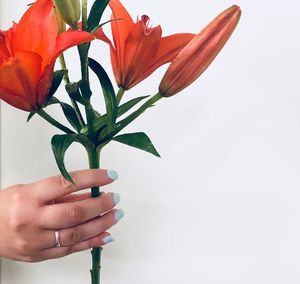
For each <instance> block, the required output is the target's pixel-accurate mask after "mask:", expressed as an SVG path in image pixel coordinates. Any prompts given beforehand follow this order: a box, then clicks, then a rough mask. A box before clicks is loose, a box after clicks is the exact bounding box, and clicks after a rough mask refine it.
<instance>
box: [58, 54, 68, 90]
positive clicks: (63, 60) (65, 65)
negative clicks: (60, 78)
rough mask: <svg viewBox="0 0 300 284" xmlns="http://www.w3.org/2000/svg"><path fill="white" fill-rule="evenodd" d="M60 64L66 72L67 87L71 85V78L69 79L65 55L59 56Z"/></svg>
mask: <svg viewBox="0 0 300 284" xmlns="http://www.w3.org/2000/svg"><path fill="white" fill-rule="evenodd" d="M59 63H60V66H61V68H62V69H63V70H64V71H65V74H64V81H65V84H66V85H67V84H69V83H70V78H69V74H68V68H67V64H66V60H65V56H64V54H63V53H62V54H61V55H60V56H59Z"/></svg>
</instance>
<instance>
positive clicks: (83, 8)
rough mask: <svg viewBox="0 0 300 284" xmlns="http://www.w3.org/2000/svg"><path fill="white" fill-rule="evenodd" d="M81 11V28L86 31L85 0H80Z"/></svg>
mask: <svg viewBox="0 0 300 284" xmlns="http://www.w3.org/2000/svg"><path fill="white" fill-rule="evenodd" d="M81 11H82V30H83V31H86V30H87V0H82V6H81Z"/></svg>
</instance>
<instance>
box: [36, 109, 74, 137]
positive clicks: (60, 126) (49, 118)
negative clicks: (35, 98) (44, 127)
mask: <svg viewBox="0 0 300 284" xmlns="http://www.w3.org/2000/svg"><path fill="white" fill-rule="evenodd" d="M37 114H38V115H39V116H41V117H42V118H44V119H45V120H46V121H48V122H49V123H50V124H52V125H53V126H55V127H56V128H58V129H60V130H61V131H63V132H65V133H67V134H75V132H73V131H72V130H71V129H69V128H68V127H66V126H64V125H63V124H61V123H60V122H58V121H57V120H55V119H54V118H53V117H52V116H50V115H49V114H48V113H46V112H45V111H44V110H42V109H40V110H39V111H38V112H37Z"/></svg>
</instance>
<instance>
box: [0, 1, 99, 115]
mask: <svg viewBox="0 0 300 284" xmlns="http://www.w3.org/2000/svg"><path fill="white" fill-rule="evenodd" d="M93 39H94V36H92V35H91V34H89V33H87V32H81V31H67V32H63V33H61V34H58V27H57V23H56V20H55V16H54V12H53V2H52V0H38V1H36V2H35V3H34V4H33V5H32V6H31V7H30V8H29V9H28V10H27V11H26V13H25V14H24V15H23V17H22V18H21V20H20V22H19V24H15V23H14V25H13V27H12V28H10V29H9V30H8V31H6V32H0V99H2V100H4V101H6V102H7V103H8V104H10V105H12V106H14V107H16V108H19V109H22V110H25V111H37V110H39V109H40V108H41V107H42V105H43V103H44V101H45V98H46V97H47V95H48V91H49V88H50V86H51V82H52V76H53V69H54V63H55V60H56V58H57V57H58V56H59V55H60V54H61V53H62V52H63V51H64V50H66V49H68V48H69V47H71V46H74V45H78V44H81V43H84V42H87V41H91V40H93Z"/></svg>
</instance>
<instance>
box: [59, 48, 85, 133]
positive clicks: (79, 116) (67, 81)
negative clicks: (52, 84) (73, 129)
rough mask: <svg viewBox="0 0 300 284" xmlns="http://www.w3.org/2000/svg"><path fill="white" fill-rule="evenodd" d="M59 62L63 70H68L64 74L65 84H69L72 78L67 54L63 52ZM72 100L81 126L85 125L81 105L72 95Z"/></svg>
mask: <svg viewBox="0 0 300 284" xmlns="http://www.w3.org/2000/svg"><path fill="white" fill-rule="evenodd" d="M59 63H60V66H61V68H62V69H63V70H66V73H65V74H64V81H65V84H66V85H67V84H69V83H70V78H69V75H68V69H67V64H66V60H65V56H64V54H63V53H62V54H61V55H60V56H59ZM70 100H71V103H72V106H73V108H74V111H75V113H76V116H77V118H78V120H79V122H80V125H81V127H83V126H84V125H85V123H84V120H83V117H82V115H81V112H80V109H79V106H78V104H77V102H76V101H74V100H73V99H72V98H71V97H70Z"/></svg>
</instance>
